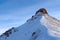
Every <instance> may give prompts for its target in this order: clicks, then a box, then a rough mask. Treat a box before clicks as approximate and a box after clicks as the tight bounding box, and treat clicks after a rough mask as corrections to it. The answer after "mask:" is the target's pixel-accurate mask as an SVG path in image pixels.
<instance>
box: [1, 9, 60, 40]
mask: <svg viewBox="0 0 60 40" xmlns="http://www.w3.org/2000/svg"><path fill="white" fill-rule="evenodd" d="M59 22H60V21H59V20H57V19H55V18H54V17H51V16H50V15H48V13H47V11H46V9H44V8H41V9H39V10H38V11H37V12H36V14H35V15H33V16H32V17H31V18H30V19H28V20H27V21H26V22H25V23H24V24H23V25H21V26H19V27H18V28H16V29H15V28H12V29H9V30H8V31H6V32H5V33H3V34H2V35H1V36H0V40H60V37H59V35H60V34H59V29H58V28H59V24H60V23H59ZM56 28H57V29H56ZM16 30H18V31H16ZM57 32H58V33H57ZM54 35H56V36H54Z"/></svg>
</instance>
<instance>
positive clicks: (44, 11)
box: [36, 8, 48, 14]
mask: <svg viewBox="0 0 60 40" xmlns="http://www.w3.org/2000/svg"><path fill="white" fill-rule="evenodd" d="M39 12H41V13H42V14H48V12H47V10H46V9H45V8H41V9H39V10H38V11H37V12H36V14H38V13H39Z"/></svg>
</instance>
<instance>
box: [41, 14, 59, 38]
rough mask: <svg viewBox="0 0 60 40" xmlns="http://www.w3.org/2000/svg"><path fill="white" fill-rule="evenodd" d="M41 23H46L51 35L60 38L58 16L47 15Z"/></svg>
mask: <svg viewBox="0 0 60 40" xmlns="http://www.w3.org/2000/svg"><path fill="white" fill-rule="evenodd" d="M41 23H42V24H43V25H45V27H46V28H47V29H48V33H49V34H50V35H51V36H54V37H59V38H60V21H59V20H57V19H56V18H54V17H52V16H50V15H45V16H43V18H42V19H41Z"/></svg>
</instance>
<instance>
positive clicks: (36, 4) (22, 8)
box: [0, 0, 60, 34]
mask: <svg viewBox="0 0 60 40" xmlns="http://www.w3.org/2000/svg"><path fill="white" fill-rule="evenodd" d="M40 8H46V9H47V10H48V13H49V14H50V15H51V16H54V17H56V18H57V19H59V20H60V0H0V34H1V33H2V32H4V31H5V30H7V29H9V28H11V27H18V26H20V25H22V24H23V23H25V22H26V20H27V19H29V18H30V17H31V16H32V15H34V14H35V12H36V11H37V10H38V9H40Z"/></svg>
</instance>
